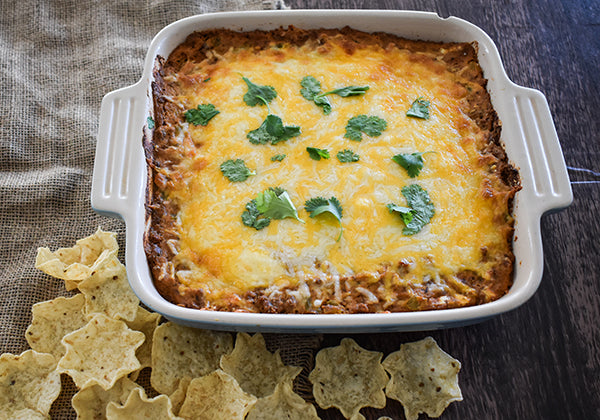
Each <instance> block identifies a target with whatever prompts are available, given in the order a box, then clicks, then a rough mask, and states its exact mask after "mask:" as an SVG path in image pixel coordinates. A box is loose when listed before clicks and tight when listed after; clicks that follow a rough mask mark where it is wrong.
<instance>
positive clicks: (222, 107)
mask: <svg viewBox="0 0 600 420" xmlns="http://www.w3.org/2000/svg"><path fill="white" fill-rule="evenodd" d="M242 75H243V76H245V77H247V78H248V79H250V80H251V81H252V82H254V83H256V84H259V85H270V86H273V87H274V88H275V90H276V91H277V97H276V98H275V99H274V100H273V101H272V102H271V103H270V107H271V111H272V113H273V114H275V115H277V116H279V117H281V118H282V120H283V122H284V124H285V125H297V126H300V127H301V129H302V134H301V135H300V136H298V137H294V138H292V139H290V140H288V141H286V142H281V143H278V144H276V145H270V144H267V145H255V144H251V143H250V142H249V141H248V140H247V138H246V134H247V133H248V132H249V131H251V130H254V129H256V128H258V127H259V126H260V125H261V123H262V122H263V120H264V119H265V117H266V116H267V108H266V107H265V106H255V107H250V106H248V105H246V104H245V103H244V101H243V100H242V97H243V95H244V94H245V93H246V91H247V87H246V84H245V83H244V82H243V80H242ZM307 75H312V76H314V77H315V78H316V79H317V80H319V81H320V82H321V84H322V90H323V91H324V92H325V91H329V90H332V89H335V88H339V87H343V86H348V85H359V86H362V85H368V86H369V87H370V89H369V90H368V92H367V93H366V94H365V95H364V96H356V97H348V98H342V97H339V96H336V95H330V96H329V99H330V101H331V103H332V108H333V110H332V112H331V114H329V115H324V114H323V112H322V110H321V109H320V108H318V107H317V106H316V105H315V104H314V103H312V102H309V101H307V100H306V99H304V98H303V97H302V96H301V95H300V80H301V79H302V78H303V77H304V76H307ZM207 78H209V80H207V81H204V80H206V79H207ZM199 81H202V82H199ZM170 83H175V84H177V85H178V89H179V91H180V92H181V95H180V96H178V97H175V98H172V99H173V100H174V101H177V102H180V103H181V104H182V108H185V109H190V108H195V107H196V106H197V105H198V104H206V103H212V104H214V105H215V107H216V108H217V109H218V110H219V111H220V114H218V115H217V116H216V117H214V118H213V119H212V120H210V122H209V123H208V125H207V126H193V125H191V124H190V125H188V124H183V126H182V128H181V131H180V133H179V140H178V141H180V142H181V144H182V146H183V148H184V150H186V152H185V153H186V156H185V158H184V160H183V161H182V162H181V163H180V165H179V166H178V168H177V169H179V170H180V174H181V177H180V182H179V183H178V184H177V185H176V188H175V189H174V190H172V191H170V193H169V194H170V195H169V199H170V200H174V201H176V202H177V203H178V204H179V206H180V209H181V210H180V214H179V215H178V223H179V229H180V232H179V234H180V241H179V252H178V255H177V256H176V260H175V265H176V266H178V267H186V269H184V270H180V271H178V273H177V276H178V280H179V281H180V282H181V283H183V284H185V285H186V286H190V287H192V288H202V289H204V291H205V293H206V294H207V295H208V296H213V297H216V296H218V295H219V294H221V293H224V292H225V293H231V292H234V293H241V292H244V291H247V290H250V289H253V288H255V287H272V286H275V287H279V286H294V285H298V284H299V283H300V284H301V283H303V282H304V281H305V280H308V279H315V278H322V279H326V278H332V277H333V278H335V277H337V276H348V275H357V274H360V275H367V276H369V275H373V276H375V273H376V272H377V271H378V270H379V269H380V268H381V267H382V266H384V265H386V264H397V263H398V262H399V261H403V262H405V263H408V264H409V268H410V269H409V273H408V275H406V276H404V277H403V279H402V281H403V282H411V283H416V284H420V283H422V282H423V281H425V280H431V279H432V278H433V279H439V278H440V276H447V275H451V274H453V273H457V272H459V271H461V270H465V269H472V270H475V271H476V272H478V273H480V274H482V275H485V267H484V270H482V269H481V267H482V262H481V261H482V252H481V248H482V246H484V245H485V246H486V247H487V248H488V249H492V250H493V249H504V248H505V247H506V240H505V238H504V237H503V235H502V232H500V231H499V230H497V229H495V228H494V226H495V225H494V223H493V218H494V215H495V214H497V213H498V212H497V210H496V211H495V209H494V201H493V200H490V199H489V198H487V197H486V196H485V195H484V194H483V193H482V184H483V183H484V181H485V176H486V175H485V171H484V170H481V167H482V164H481V163H480V153H479V152H478V150H477V147H476V146H477V143H478V141H480V136H481V134H480V130H479V128H478V127H477V126H476V124H475V123H474V122H473V121H471V120H470V119H469V118H468V117H467V116H466V115H464V113H463V112H462V111H461V108H460V105H461V103H460V97H461V96H464V91H462V90H461V89H463V88H462V87H459V86H458V84H456V83H455V82H454V81H453V78H452V77H451V75H450V73H447V72H446V70H445V67H444V65H443V64H442V63H437V62H435V61H432V60H422V59H419V54H418V53H417V54H415V53H410V52H408V51H405V50H399V49H389V50H388V51H384V50H383V49H379V48H378V47H368V48H359V49H358V50H356V51H355V52H354V53H353V54H352V55H349V54H347V53H346V52H345V51H344V49H343V48H342V47H341V46H339V45H336V44H335V43H331V44H330V45H329V48H327V49H325V50H321V51H319V50H316V49H314V48H309V47H292V46H290V47H285V46H284V47H283V48H272V49H266V50H264V51H259V52H253V51H249V50H238V51H234V50H230V51H229V52H228V53H226V54H224V55H223V56H219V57H218V61H217V62H216V64H208V63H204V64H202V65H198V66H194V67H192V66H189V68H187V67H184V68H183V69H182V71H181V72H180V73H179V74H178V75H177V76H175V77H174V78H172V79H171V80H170ZM418 97H424V98H427V99H428V100H430V102H431V106H430V114H431V117H430V118H429V119H428V120H421V119H416V118H410V117H407V116H406V110H407V109H408V108H409V107H410V105H411V103H412V102H413V101H414V100H415V99H416V98H418ZM360 114H366V115H374V116H378V117H380V118H383V119H385V120H386V121H387V129H386V130H385V131H384V132H383V134H382V135H381V136H379V137H369V136H367V135H365V134H363V140H362V141H361V142H356V141H352V140H349V139H347V138H344V133H345V126H346V124H347V122H348V120H349V119H350V118H351V117H354V116H357V115H360ZM307 146H312V147H318V148H323V149H327V150H329V152H330V154H331V159H328V160H320V161H315V160H312V159H310V158H309V156H308V153H307V152H306V147H307ZM343 149H351V150H353V151H354V152H356V153H358V154H359V155H360V161H359V162H357V163H340V162H339V161H338V160H337V159H336V158H335V155H336V153H337V152H338V151H340V150H343ZM430 151H432V152H435V153H428V154H426V155H425V156H424V160H425V165H424V168H423V170H422V171H421V173H420V175H419V176H418V177H416V178H409V177H408V175H407V173H406V171H405V170H404V169H403V168H402V167H400V166H399V165H398V164H397V163H395V162H394V161H392V159H391V157H392V156H394V155H396V154H399V153H413V152H430ZM275 154H285V155H286V158H285V159H284V160H283V161H282V162H272V161H271V157H272V156H273V155H275ZM228 159H243V160H244V161H245V162H246V165H247V166H248V167H249V168H250V169H251V170H254V171H256V175H255V176H251V177H250V178H248V180H246V181H245V182H230V181H229V180H228V179H227V178H225V177H224V176H223V174H222V173H221V171H220V168H219V166H220V164H221V163H223V162H224V161H226V160H228ZM413 183H418V184H419V185H420V186H421V187H423V188H424V189H425V190H426V191H428V193H429V196H430V198H431V200H432V202H433V203H434V206H435V216H434V217H433V219H432V220H431V222H430V223H429V224H428V225H426V226H425V227H424V228H423V230H422V231H421V232H419V233H418V234H416V235H412V236H405V235H403V234H402V229H403V227H404V224H403V222H402V221H401V219H400V217H399V216H398V215H397V214H391V213H390V212H389V211H388V209H387V208H386V205H387V204H388V203H396V204H399V205H406V202H405V199H404V197H403V196H402V194H401V189H402V187H403V186H406V185H408V184H413ZM273 186H281V187H283V188H284V189H285V190H287V191H288V194H289V195H290V197H291V199H292V201H293V203H294V204H295V206H296V208H297V209H298V213H299V216H300V218H301V219H303V220H304V222H305V223H300V222H298V221H296V220H293V219H284V220H273V221H271V223H270V225H269V226H268V227H267V228H265V229H263V230H260V231H257V230H255V229H253V228H250V227H248V226H245V225H244V224H242V221H241V214H242V212H243V211H244V209H245V204H246V203H247V202H249V201H250V200H251V199H253V198H255V197H256V195H257V194H258V193H260V192H261V191H263V190H265V189H266V188H268V187H273ZM317 196H322V197H330V196H335V197H337V198H338V199H339V201H340V202H341V204H342V207H343V218H342V224H343V236H342V238H341V240H340V241H336V238H337V235H338V232H339V226H338V222H337V220H336V219H334V218H333V217H331V216H330V215H321V216H319V217H316V218H310V217H309V215H308V213H307V212H306V211H305V210H304V202H305V201H306V200H307V199H309V198H312V197H317Z"/></svg>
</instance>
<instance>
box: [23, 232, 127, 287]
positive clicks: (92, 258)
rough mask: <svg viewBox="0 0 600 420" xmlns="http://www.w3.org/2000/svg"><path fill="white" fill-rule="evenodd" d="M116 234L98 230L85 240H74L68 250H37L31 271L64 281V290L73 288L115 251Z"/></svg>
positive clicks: (116, 246) (116, 250) (116, 245)
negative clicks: (33, 269) (37, 271)
mask: <svg viewBox="0 0 600 420" xmlns="http://www.w3.org/2000/svg"><path fill="white" fill-rule="evenodd" d="M116 237H117V234H116V233H114V232H104V231H102V229H98V230H97V231H96V233H94V234H93V235H91V236H88V237H87V238H83V239H80V240H78V241H77V242H76V243H75V245H74V246H73V247H71V248H59V249H57V250H56V251H54V252H52V251H50V249H48V248H38V253H37V257H36V260H35V268H37V269H38V270H41V271H43V272H44V273H46V274H49V275H51V276H53V277H56V278H59V279H62V280H65V286H66V288H67V290H73V289H75V288H77V285H78V283H79V282H80V281H81V280H84V279H86V278H88V277H89V276H91V275H92V273H93V272H94V271H95V270H96V269H97V268H98V267H99V266H100V265H102V264H103V262H104V260H106V259H107V258H109V257H110V256H111V255H116V254H117V252H118V250H119V245H118V243H117V238H116Z"/></svg>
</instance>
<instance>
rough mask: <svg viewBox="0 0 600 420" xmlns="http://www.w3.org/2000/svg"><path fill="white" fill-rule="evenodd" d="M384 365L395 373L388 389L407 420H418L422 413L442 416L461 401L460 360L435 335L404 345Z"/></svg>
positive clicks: (386, 359)
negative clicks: (440, 346) (439, 344)
mask: <svg viewBox="0 0 600 420" xmlns="http://www.w3.org/2000/svg"><path fill="white" fill-rule="evenodd" d="M383 367H384V368H385V370H387V371H388V372H389V373H390V374H391V376H392V377H391V379H390V381H389V383H388V384H387V387H386V389H385V392H386V394H387V396H388V397H390V398H393V399H395V400H398V401H400V402H401V403H402V405H403V406H404V413H405V415H406V418H407V420H416V419H417V418H418V417H419V413H427V415H428V416H429V417H439V416H440V415H441V414H442V412H443V411H444V410H445V409H446V407H448V405H449V404H450V403H451V402H452V401H462V393H461V390H460V388H459V386H458V372H459V371H460V362H459V361H458V360H456V359H454V358H453V357H451V356H450V355H448V354H447V353H446V352H444V351H443V350H442V349H440V348H439V347H438V345H437V343H436V342H435V340H434V339H433V338H432V337H427V338H424V339H423V340H420V341H415V342H414V343H407V344H402V345H401V346H400V350H398V351H396V352H394V353H392V354H390V355H389V356H388V357H386V358H385V360H384V361H383Z"/></svg>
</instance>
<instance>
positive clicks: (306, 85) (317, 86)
mask: <svg viewBox="0 0 600 420" xmlns="http://www.w3.org/2000/svg"><path fill="white" fill-rule="evenodd" d="M300 86H302V89H300V94H301V95H302V96H303V97H304V99H306V100H307V101H313V102H314V103H315V105H317V106H320V107H321V108H323V113H324V114H325V115H327V114H329V113H330V112H331V102H329V99H327V97H326V96H321V97H319V96H318V95H319V94H320V93H321V82H319V81H318V80H317V79H315V78H314V77H312V76H306V77H304V78H303V79H302V81H301V82H300Z"/></svg>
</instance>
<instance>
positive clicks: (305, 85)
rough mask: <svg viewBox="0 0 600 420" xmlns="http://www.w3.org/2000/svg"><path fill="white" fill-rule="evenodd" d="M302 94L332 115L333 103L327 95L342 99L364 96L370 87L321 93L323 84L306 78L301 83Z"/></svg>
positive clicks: (347, 88) (352, 87)
mask: <svg viewBox="0 0 600 420" xmlns="http://www.w3.org/2000/svg"><path fill="white" fill-rule="evenodd" d="M300 86H302V89H300V94H301V95H302V96H303V97H304V99H306V100H307V101H313V102H314V103H315V105H317V106H320V107H322V108H323V113H324V114H325V115H328V114H329V113H331V102H329V99H328V98H327V95H333V94H335V95H338V96H341V97H342V98H345V97H348V96H357V95H363V94H364V93H365V92H366V91H367V90H369V86H345V87H341V88H338V89H333V90H330V91H329V92H324V93H321V82H319V81H318V80H317V79H315V78H314V77H313V76H305V77H303V78H302V80H301V81H300Z"/></svg>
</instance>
